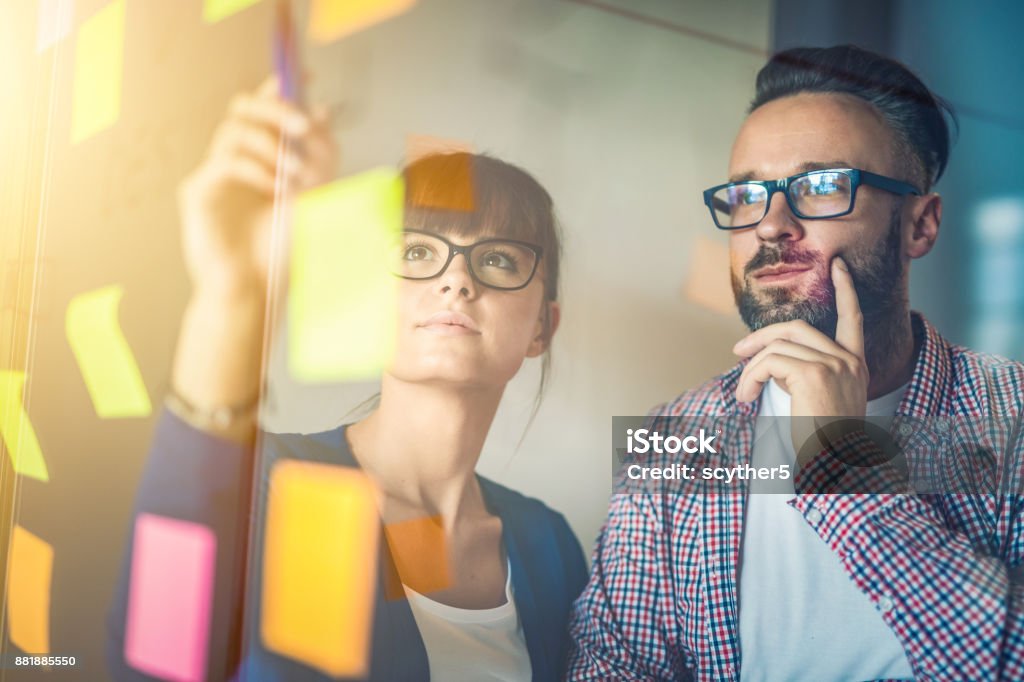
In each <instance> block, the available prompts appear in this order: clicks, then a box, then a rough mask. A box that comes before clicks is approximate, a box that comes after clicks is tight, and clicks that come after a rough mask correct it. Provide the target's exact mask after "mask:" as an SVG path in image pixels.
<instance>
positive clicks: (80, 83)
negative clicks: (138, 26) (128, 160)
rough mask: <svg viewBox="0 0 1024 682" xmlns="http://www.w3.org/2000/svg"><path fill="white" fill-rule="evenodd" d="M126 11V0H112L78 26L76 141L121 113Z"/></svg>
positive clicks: (74, 101)
mask: <svg viewBox="0 0 1024 682" xmlns="http://www.w3.org/2000/svg"><path fill="white" fill-rule="evenodd" d="M124 12H125V0H112V1H111V3H110V4H108V5H107V6H106V7H104V8H103V9H101V10H100V11H98V12H96V14H94V15H93V16H92V17H90V18H89V19H87V20H86V21H85V23H83V24H82V27H81V28H80V29H78V44H77V46H76V47H75V85H74V96H73V99H72V102H71V143H72V144H77V143H79V142H81V141H83V140H85V139H87V138H89V137H91V136H93V135H95V134H96V133H98V132H100V131H101V130H105V129H107V128H109V127H110V126H112V125H114V124H115V123H117V119H118V118H119V117H120V115H121V78H122V73H123V71H124Z"/></svg>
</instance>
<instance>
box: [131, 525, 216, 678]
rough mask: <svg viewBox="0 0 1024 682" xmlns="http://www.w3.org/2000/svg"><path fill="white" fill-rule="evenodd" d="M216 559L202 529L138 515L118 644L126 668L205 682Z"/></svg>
mask: <svg viewBox="0 0 1024 682" xmlns="http://www.w3.org/2000/svg"><path fill="white" fill-rule="evenodd" d="M216 554H217V539H216V537H215V536H214V534H213V531H212V530H210V529H209V528H207V527H206V526H202V525H199V524H197V523H191V522H188V521H179V520H177V519H170V518H167V517H163V516H157V515H155V514H139V516H138V518H137V519H136V520H135V539H134V545H133V550H132V564H131V578H130V581H131V582H130V583H129V586H128V617H127V623H126V626H125V628H126V629H125V639H124V657H125V661H127V662H128V664H129V665H130V666H132V667H133V668H135V669H136V670H139V671H141V672H144V673H146V674H148V675H153V676H156V677H160V678H163V679H168V680H178V681H179V682H202V680H204V679H206V661H207V652H208V650H209V635H210V616H211V606H212V603H213V579H214V573H215V570H216V559H217V557H216Z"/></svg>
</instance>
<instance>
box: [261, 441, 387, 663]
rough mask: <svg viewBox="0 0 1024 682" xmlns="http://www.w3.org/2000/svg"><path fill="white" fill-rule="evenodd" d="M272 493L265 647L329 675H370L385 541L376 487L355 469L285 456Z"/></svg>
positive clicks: (274, 476)
mask: <svg viewBox="0 0 1024 682" xmlns="http://www.w3.org/2000/svg"><path fill="white" fill-rule="evenodd" d="M269 490H270V492H269V494H268V499H267V523H266V536H265V541H264V554H263V590H262V598H263V603H262V616H261V619H260V634H261V636H262V639H263V645H264V646H265V647H266V648H267V649H268V650H270V651H274V652H276V653H278V654H281V655H283V656H288V657H290V658H293V659H296V660H298V661H301V662H302V663H304V664H306V665H308V666H310V667H313V668H317V669H318V670H321V671H323V672H325V673H327V674H328V675H334V676H336V677H342V676H363V675H365V674H366V673H367V671H368V667H369V653H370V633H371V628H372V624H373V623H372V621H373V604H374V595H375V590H376V568H377V552H378V551H379V540H380V538H379V534H380V533H379V528H380V521H379V518H378V515H377V506H376V502H375V496H374V492H373V488H372V486H371V485H370V483H369V481H368V479H367V478H366V477H365V476H364V475H363V474H362V473H360V472H359V471H357V470H355V469H351V468H347V467H337V466H331V465H328V464H319V463H314V462H301V461H297V460H283V461H280V462H277V463H276V464H274V467H273V469H272V471H271V474H270V482H269Z"/></svg>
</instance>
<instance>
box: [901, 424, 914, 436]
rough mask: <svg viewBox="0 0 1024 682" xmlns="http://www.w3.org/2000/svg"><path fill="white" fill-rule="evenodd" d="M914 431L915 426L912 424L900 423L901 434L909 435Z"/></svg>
mask: <svg viewBox="0 0 1024 682" xmlns="http://www.w3.org/2000/svg"><path fill="white" fill-rule="evenodd" d="M913 432H914V427H913V426H911V425H910V424H900V428H899V433H900V435H901V436H909V435H910V434H912V433H913Z"/></svg>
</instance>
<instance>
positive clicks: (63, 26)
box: [36, 0, 74, 52]
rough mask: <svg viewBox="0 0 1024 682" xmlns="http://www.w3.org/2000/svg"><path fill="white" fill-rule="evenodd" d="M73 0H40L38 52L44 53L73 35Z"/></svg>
mask: <svg viewBox="0 0 1024 682" xmlns="http://www.w3.org/2000/svg"><path fill="white" fill-rule="evenodd" d="M73 11H74V3H73V0H39V14H38V15H37V16H38V23H37V25H36V52H44V51H46V50H47V49H49V48H50V47H53V46H54V45H56V44H57V43H59V42H60V41H62V40H64V39H65V38H67V37H68V35H69V34H70V33H71V16H72V13H73Z"/></svg>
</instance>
